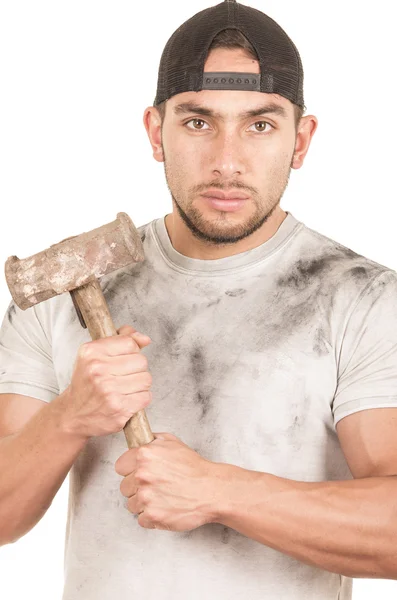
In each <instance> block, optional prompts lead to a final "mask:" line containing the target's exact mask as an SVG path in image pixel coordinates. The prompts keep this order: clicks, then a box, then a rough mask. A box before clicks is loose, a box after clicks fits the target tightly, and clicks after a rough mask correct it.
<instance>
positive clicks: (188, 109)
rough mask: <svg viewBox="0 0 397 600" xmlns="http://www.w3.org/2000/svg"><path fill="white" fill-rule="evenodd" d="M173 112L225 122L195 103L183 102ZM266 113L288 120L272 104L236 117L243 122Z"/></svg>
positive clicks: (278, 106)
mask: <svg viewBox="0 0 397 600" xmlns="http://www.w3.org/2000/svg"><path fill="white" fill-rule="evenodd" d="M173 111H174V113H175V114H176V115H186V114H190V113H196V114H198V115H203V116H204V117H212V118H214V119H219V120H220V121H224V120H225V119H224V117H223V115H221V114H220V113H218V112H216V111H213V110H211V109H210V108H206V107H205V106H201V105H200V104H196V103H195V102H183V103H182V104H178V105H177V106H174V109H173ZM268 113H271V114H274V115H277V116H279V117H282V118H283V119H287V118H288V114H287V111H286V110H285V108H283V107H282V106H280V105H279V104H275V103H273V102H272V103H270V104H264V105H263V106H259V107H258V108H254V109H252V110H245V111H243V112H241V113H240V114H239V115H238V117H239V119H241V120H244V119H249V118H252V117H259V116H260V115H265V114H268Z"/></svg>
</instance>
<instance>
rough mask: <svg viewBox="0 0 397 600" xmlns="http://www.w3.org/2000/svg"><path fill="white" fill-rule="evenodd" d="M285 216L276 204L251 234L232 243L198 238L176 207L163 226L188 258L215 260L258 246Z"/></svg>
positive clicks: (270, 234)
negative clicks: (218, 242)
mask: <svg viewBox="0 0 397 600" xmlns="http://www.w3.org/2000/svg"><path fill="white" fill-rule="evenodd" d="M286 216H287V213H286V212H285V211H284V210H282V209H281V208H280V206H276V208H275V209H274V211H273V212H272V214H271V215H270V217H269V218H268V219H267V221H265V223H263V225H262V226H261V227H260V228H259V229H257V230H256V231H254V233H253V234H252V235H250V236H248V237H246V238H244V239H242V240H239V241H238V242H236V243H232V244H211V242H208V241H205V240H200V239H198V238H197V237H196V236H195V235H193V233H192V232H191V231H190V229H189V228H188V226H187V225H186V223H185V222H184V221H183V219H182V218H181V217H180V215H179V213H178V212H177V211H176V209H174V212H172V213H170V214H168V215H166V217H165V226H166V229H167V232H168V236H169V238H170V240H171V243H172V245H173V247H174V248H175V250H176V251H177V252H179V253H180V254H183V255H184V256H187V257H189V258H198V259H202V260H215V259H218V258H225V257H226V256H233V255H234V254H240V253H241V252H246V251H247V250H252V249H253V248H256V247H257V246H260V245H261V244H263V243H264V242H266V241H267V240H269V239H270V238H271V237H273V235H274V234H275V233H276V231H277V230H278V228H279V227H280V225H281V223H282V222H283V221H284V219H285V218H286Z"/></svg>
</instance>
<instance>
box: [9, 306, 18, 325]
mask: <svg viewBox="0 0 397 600" xmlns="http://www.w3.org/2000/svg"><path fill="white" fill-rule="evenodd" d="M16 312H17V311H16V309H15V304H11V306H10V308H9V309H8V313H7V316H8V320H9V322H10V323H12V317H13V316H14V315H15V313H16Z"/></svg>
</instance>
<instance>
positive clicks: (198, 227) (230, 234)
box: [163, 148, 293, 247]
mask: <svg viewBox="0 0 397 600" xmlns="http://www.w3.org/2000/svg"><path fill="white" fill-rule="evenodd" d="M163 156H164V172H165V179H166V183H167V187H168V189H169V191H170V193H171V197H172V202H173V205H174V206H175V207H176V209H177V212H178V214H179V216H180V217H181V219H182V220H183V222H184V223H185V225H186V226H187V227H188V229H189V231H190V232H191V233H192V235H194V237H196V238H197V239H198V240H201V241H204V242H206V243H207V244H208V245H212V246H217V247H219V246H226V245H232V244H236V243H237V242H239V241H240V240H243V239H244V238H247V237H249V236H250V235H252V234H253V233H254V232H255V231H257V230H258V229H260V227H262V225H263V224H264V223H266V221H268V219H269V218H270V216H271V215H272V214H273V212H274V210H275V209H276V207H277V206H278V205H279V204H280V201H281V198H282V197H283V195H284V192H285V190H286V188H287V186H288V182H289V177H290V173H291V166H292V160H293V157H292V158H291V159H290V161H289V167H288V169H284V170H283V171H282V173H278V174H277V176H276V177H275V184H274V185H273V187H272V189H271V191H270V193H269V196H268V197H267V198H266V199H264V198H263V197H261V196H260V194H259V193H258V191H257V190H256V188H254V187H252V186H247V185H245V184H243V183H241V182H240V181H236V182H230V183H228V184H227V185H226V184H225V183H220V182H219V180H217V181H212V182H209V183H208V184H201V185H196V186H194V188H193V189H192V190H191V191H190V192H189V196H191V198H192V200H191V201H189V198H188V200H187V202H186V201H184V202H183V204H184V206H185V208H182V202H181V197H182V193H183V192H182V191H181V190H179V189H178V185H177V181H176V182H175V181H174V180H175V178H174V176H173V174H172V172H171V169H170V168H169V163H168V162H167V159H166V156H165V152H164V148H163ZM208 188H213V189H219V190H227V189H231V188H232V189H242V190H243V191H246V192H249V193H250V197H251V200H250V201H251V202H253V203H254V204H255V206H256V207H257V210H256V211H255V213H254V214H253V215H252V216H251V217H249V219H248V220H247V221H244V222H243V223H236V224H235V225H234V226H233V228H231V227H229V230H228V231H225V232H223V231H222V224H224V223H225V222H226V221H227V213H225V212H220V213H219V216H218V217H217V218H216V219H215V220H212V221H211V222H209V221H208V219H206V217H205V216H203V215H202V213H201V211H200V210H199V209H197V208H195V207H194V206H193V199H194V198H195V197H197V195H198V194H200V193H203V192H205V191H207V190H208Z"/></svg>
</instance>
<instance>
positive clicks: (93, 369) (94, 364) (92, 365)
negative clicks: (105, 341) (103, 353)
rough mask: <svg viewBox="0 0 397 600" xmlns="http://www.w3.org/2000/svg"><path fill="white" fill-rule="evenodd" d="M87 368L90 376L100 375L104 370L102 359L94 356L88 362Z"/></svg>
mask: <svg viewBox="0 0 397 600" xmlns="http://www.w3.org/2000/svg"><path fill="white" fill-rule="evenodd" d="M86 369H87V373H88V375H89V376H90V377H98V376H99V375H101V374H102V372H103V365H102V363H101V361H100V360H98V359H97V358H93V359H91V360H90V361H89V362H88V363H87V366H86Z"/></svg>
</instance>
